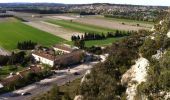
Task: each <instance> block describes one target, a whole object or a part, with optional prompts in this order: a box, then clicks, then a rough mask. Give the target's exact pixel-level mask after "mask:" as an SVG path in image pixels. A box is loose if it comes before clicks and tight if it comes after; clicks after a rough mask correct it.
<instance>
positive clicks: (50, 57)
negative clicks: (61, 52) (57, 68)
mask: <svg viewBox="0 0 170 100" xmlns="http://www.w3.org/2000/svg"><path fill="white" fill-rule="evenodd" d="M32 56H33V57H34V59H35V60H36V61H38V62H41V63H44V64H47V65H50V66H54V61H55V54H51V53H49V52H48V51H43V50H36V51H33V53H32Z"/></svg>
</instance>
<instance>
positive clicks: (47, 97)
mask: <svg viewBox="0 0 170 100" xmlns="http://www.w3.org/2000/svg"><path fill="white" fill-rule="evenodd" d="M79 85H80V79H76V80H74V81H72V82H70V83H67V84H66V85H63V86H57V85H53V87H52V89H51V90H50V91H48V92H47V93H45V94H42V95H39V96H36V97H34V98H32V100H73V99H74V97H75V96H76V94H77V91H78V88H79Z"/></svg>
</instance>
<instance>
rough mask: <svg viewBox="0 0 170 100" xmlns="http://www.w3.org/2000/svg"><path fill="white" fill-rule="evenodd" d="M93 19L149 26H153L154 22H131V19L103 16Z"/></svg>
mask: <svg viewBox="0 0 170 100" xmlns="http://www.w3.org/2000/svg"><path fill="white" fill-rule="evenodd" d="M94 17H96V18H102V19H107V20H113V21H118V22H121V23H122V22H126V23H134V24H150V25H153V24H154V22H148V21H138V20H131V19H123V18H109V17H104V16H94Z"/></svg>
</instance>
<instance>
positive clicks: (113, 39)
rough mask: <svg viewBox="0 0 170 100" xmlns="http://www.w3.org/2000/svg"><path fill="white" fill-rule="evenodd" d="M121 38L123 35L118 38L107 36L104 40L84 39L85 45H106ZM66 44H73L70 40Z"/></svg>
mask: <svg viewBox="0 0 170 100" xmlns="http://www.w3.org/2000/svg"><path fill="white" fill-rule="evenodd" d="M123 38H124V37H120V38H107V39H105V40H90V41H85V46H86V47H91V46H108V45H111V44H112V43H114V42H116V41H120V40H121V39H123ZM66 44H69V45H72V46H73V42H72V41H67V42H66Z"/></svg>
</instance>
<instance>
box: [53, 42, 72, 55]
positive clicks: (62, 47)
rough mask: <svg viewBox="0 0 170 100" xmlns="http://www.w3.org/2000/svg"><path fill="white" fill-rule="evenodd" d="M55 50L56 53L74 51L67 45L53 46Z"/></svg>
mask: <svg viewBox="0 0 170 100" xmlns="http://www.w3.org/2000/svg"><path fill="white" fill-rule="evenodd" d="M53 49H54V50H55V51H60V52H62V53H64V54H65V53H71V52H72V51H74V49H73V48H71V46H69V45H66V44H57V45H55V46H53Z"/></svg>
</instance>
